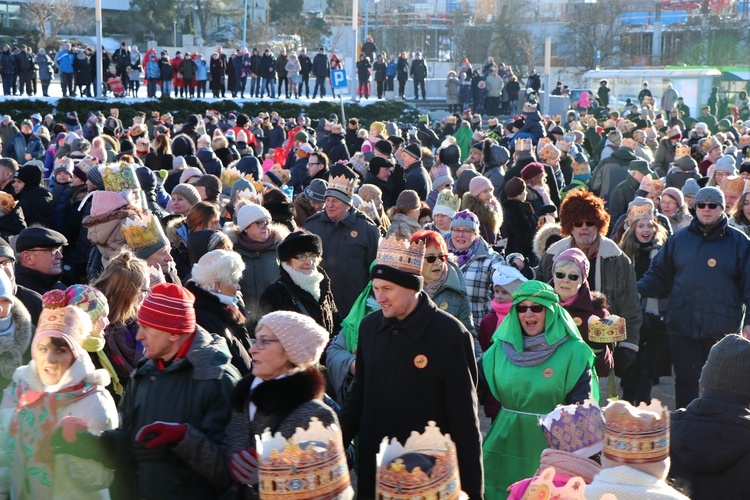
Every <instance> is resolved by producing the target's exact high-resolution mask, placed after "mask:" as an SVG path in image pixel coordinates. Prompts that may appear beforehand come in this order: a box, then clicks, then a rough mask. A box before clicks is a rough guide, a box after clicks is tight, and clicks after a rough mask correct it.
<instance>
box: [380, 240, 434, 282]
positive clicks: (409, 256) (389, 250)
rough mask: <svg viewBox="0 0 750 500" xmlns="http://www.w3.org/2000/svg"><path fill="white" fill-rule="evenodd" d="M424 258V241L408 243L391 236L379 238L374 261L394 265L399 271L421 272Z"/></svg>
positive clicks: (418, 273) (417, 273)
mask: <svg viewBox="0 0 750 500" xmlns="http://www.w3.org/2000/svg"><path fill="white" fill-rule="evenodd" d="M423 259H424V242H423V241H420V242H418V243H409V241H407V240H402V239H399V238H396V237H395V236H391V237H389V238H384V239H382V240H380V244H379V245H378V252H377V254H376V257H375V263H376V264H380V265H384V266H390V267H395V268H396V269H399V270H401V271H404V272H407V273H411V274H416V275H420V274H422V260H423Z"/></svg>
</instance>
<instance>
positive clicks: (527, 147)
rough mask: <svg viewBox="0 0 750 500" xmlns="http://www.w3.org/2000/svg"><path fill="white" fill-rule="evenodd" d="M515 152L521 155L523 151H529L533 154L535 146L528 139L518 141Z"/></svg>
mask: <svg viewBox="0 0 750 500" xmlns="http://www.w3.org/2000/svg"><path fill="white" fill-rule="evenodd" d="M515 150H516V153H520V152H522V151H528V152H533V151H534V145H533V143H532V142H531V139H527V138H525V137H523V138H520V139H516V141H515Z"/></svg>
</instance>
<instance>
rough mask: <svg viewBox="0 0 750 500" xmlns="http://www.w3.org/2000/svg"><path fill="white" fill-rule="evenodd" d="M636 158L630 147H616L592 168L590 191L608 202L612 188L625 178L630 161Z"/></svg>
mask: <svg viewBox="0 0 750 500" xmlns="http://www.w3.org/2000/svg"><path fill="white" fill-rule="evenodd" d="M637 159H638V158H637V157H636V156H635V153H634V152H633V150H632V149H630V148H624V147H622V148H618V149H617V151H615V152H613V153H612V154H611V155H610V156H609V157H608V158H607V159H605V160H602V162H601V163H600V164H599V165H598V166H597V167H596V169H595V170H594V173H593V175H592V176H591V180H590V182H589V186H591V191H592V192H593V193H594V194H595V195H597V196H599V197H601V198H602V199H603V200H604V201H605V202H609V197H610V194H611V193H612V190H613V189H614V188H615V186H617V185H618V184H619V183H621V182H622V181H624V180H625V179H626V178H627V176H628V167H629V166H630V162H631V161H633V160H637Z"/></svg>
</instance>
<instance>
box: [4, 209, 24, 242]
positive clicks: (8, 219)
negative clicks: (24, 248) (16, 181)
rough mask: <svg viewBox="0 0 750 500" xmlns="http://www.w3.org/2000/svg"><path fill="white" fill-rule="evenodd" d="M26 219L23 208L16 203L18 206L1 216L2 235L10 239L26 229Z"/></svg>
mask: <svg viewBox="0 0 750 500" xmlns="http://www.w3.org/2000/svg"><path fill="white" fill-rule="evenodd" d="M26 227H27V226H26V220H25V219H24V216H23V209H22V208H21V207H19V206H18V205H16V208H14V209H13V210H11V211H10V212H8V213H7V214H5V215H3V216H2V217H0V237H2V238H3V239H4V240H5V241H10V239H11V238H12V237H13V236H15V235H17V234H18V233H20V232H21V231H23V230H24V229H26Z"/></svg>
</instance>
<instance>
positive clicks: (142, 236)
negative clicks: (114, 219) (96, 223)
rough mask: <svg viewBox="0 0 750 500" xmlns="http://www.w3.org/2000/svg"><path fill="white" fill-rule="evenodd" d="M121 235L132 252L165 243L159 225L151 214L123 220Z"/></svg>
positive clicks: (165, 239)
mask: <svg viewBox="0 0 750 500" xmlns="http://www.w3.org/2000/svg"><path fill="white" fill-rule="evenodd" d="M122 234H123V235H124V236H125V242H126V243H127V244H128V246H129V247H130V249H131V250H133V251H134V252H137V251H138V250H142V249H144V248H147V247H150V246H152V245H156V244H157V243H159V242H166V241H167V238H166V237H165V236H164V231H163V230H162V228H161V224H159V221H158V220H157V219H156V217H154V216H153V214H152V213H151V212H148V213H146V215H145V216H144V217H143V218H140V217H138V216H134V217H128V218H127V219H125V223H124V224H123V225H122Z"/></svg>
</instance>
